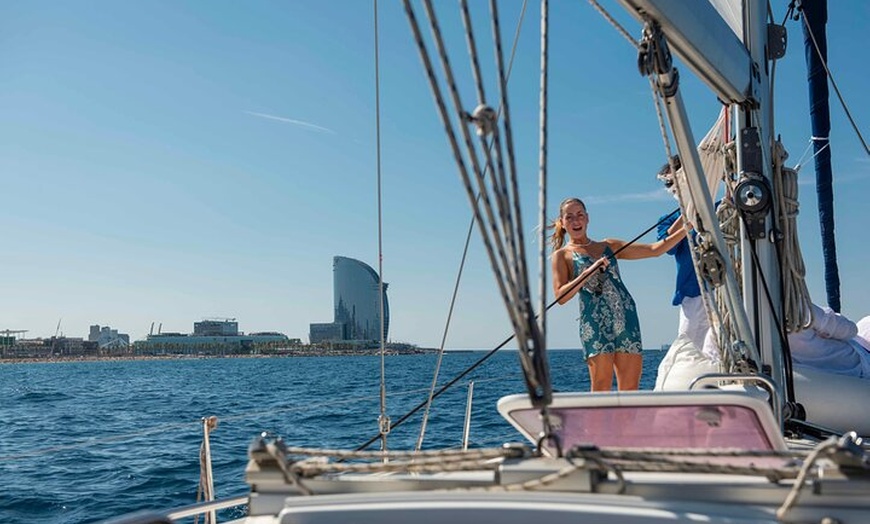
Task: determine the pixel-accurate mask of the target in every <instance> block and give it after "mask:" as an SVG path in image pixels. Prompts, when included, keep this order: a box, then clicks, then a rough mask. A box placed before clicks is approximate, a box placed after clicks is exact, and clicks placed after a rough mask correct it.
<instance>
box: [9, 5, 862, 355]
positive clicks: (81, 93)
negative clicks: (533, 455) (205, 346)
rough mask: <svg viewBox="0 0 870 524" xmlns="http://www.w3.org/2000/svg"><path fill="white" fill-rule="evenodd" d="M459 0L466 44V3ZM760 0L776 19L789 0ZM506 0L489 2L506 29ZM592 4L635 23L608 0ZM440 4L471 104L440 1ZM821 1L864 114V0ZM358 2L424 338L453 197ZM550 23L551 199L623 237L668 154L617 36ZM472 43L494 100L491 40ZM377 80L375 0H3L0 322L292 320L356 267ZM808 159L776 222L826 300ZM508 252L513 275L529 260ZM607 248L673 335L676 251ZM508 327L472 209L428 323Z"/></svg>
mask: <svg viewBox="0 0 870 524" xmlns="http://www.w3.org/2000/svg"><path fill="white" fill-rule="evenodd" d="M472 4H473V6H474V7H475V9H476V13H475V14H477V15H478V16H477V18H476V21H477V22H479V23H480V24H481V28H480V30H479V31H478V38H479V40H480V41H481V42H483V41H488V39H489V29H488V26H486V25H485V24H486V21H485V19H483V17H481V16H480V13H479V11H480V9H479V8H481V7H484V4H483V2H472ZM776 4H782V5H775V6H774V13H775V16H776V18H777V20H781V19H782V16H783V14H784V7H785V5H786V4H787V2H785V1H783V2H776ZM521 5H522V4H521V2H519V1H510V2H503V3H502V4H501V15H502V26H503V31H504V40H505V45H506V46H509V45H510V43H511V42H512V40H513V34H514V29H515V27H516V25H517V20H518V19H519V13H520V7H521ZM604 5H605V6H606V7H608V8H609V9H610V10H611V11H613V12H614V13H615V14H616V15H618V17H619V19H620V20H621V21H622V22H623V23H624V24H625V26H626V27H627V28H628V29H629V30H630V31H631V32H632V33H633V34H634V35H637V34H638V33H639V28H638V26H637V24H636V23H635V22H634V21H633V20H632V19H630V18H628V17H626V15H625V14H624V13H622V12H621V11H620V10H619V8H618V6H617V5H616V4H615V2H604ZM437 6H438V8H439V16H440V17H441V22H442V24H443V25H444V30H445V37H446V38H447V39H448V41H449V42H451V45H452V46H453V51H455V53H454V55H453V58H452V59H453V64H454V67H455V68H456V69H457V70H459V71H461V74H460V83H461V85H462V89H463V95H464V100H466V102H467V104H469V105H471V104H472V99H473V96H472V95H473V85H472V83H471V81H470V78H469V76H468V74H467V71H468V65H467V55H466V53H465V48H464V40H463V37H462V35H461V32H460V27H461V26H460V23H459V18H458V12H457V9H456V7H455V4H454V3H453V2H437ZM829 9H830V13H829V18H830V20H829V26H828V27H829V60H830V66H831V69H832V71H833V73H834V75H835V79H836V81H837V83H838V85H839V87H840V90H841V91H842V93H843V94H844V96H845V97H846V100H847V102H848V103H849V104H850V109H851V111H852V114H853V115H854V117H855V118H856V119H857V121H858V123H859V126H862V127H861V129H862V132H863V133H864V135H865V137H866V136H867V135H870V128H868V127H867V126H868V125H870V124H868V123H870V102H868V101H867V99H866V96H865V95H866V93H867V91H868V76H867V68H868V65H870V63H868V59H867V56H866V53H865V52H863V51H864V50H865V49H866V36H865V35H864V34H863V32H864V30H865V29H866V27H868V25H870V4H867V3H865V2H863V1H859V0H855V1H845V0H838V1H836V2H831V6H830V8H829ZM379 12H380V19H379V20H380V37H381V39H380V86H381V115H380V118H381V143H382V147H381V154H382V166H381V180H382V199H383V200H382V207H383V268H384V269H383V273H384V279H385V280H386V281H387V282H388V283H389V284H390V288H389V289H390V300H391V312H392V320H391V338H392V339H393V340H397V341H406V342H412V343H416V344H419V345H423V346H430V347H437V345H438V344H439V342H440V340H441V336H442V332H443V330H444V325H445V321H446V318H447V312H448V307H449V301H450V296H451V293H452V290H453V284H454V280H455V278H456V272H457V269H458V266H459V261H460V259H461V255H462V248H463V244H464V239H465V233H466V230H467V227H468V224H469V219H470V210H469V207H468V203H467V200H466V197H465V194H464V190H463V189H462V187H461V185H460V183H459V180H458V175H457V171H456V168H455V165H454V163H453V160H452V157H451V154H450V151H449V149H448V146H447V141H446V138H445V136H444V133H443V130H442V127H441V124H440V123H439V120H438V117H437V114H436V112H435V107H434V104H433V102H432V95H431V94H430V91H429V87H428V85H427V83H426V80H425V77H424V75H423V70H422V66H421V65H420V61H419V58H418V56H417V52H416V49H415V47H414V45H413V42H412V39H411V36H410V31H409V28H408V23H407V20H406V18H405V15H404V12H403V10H402V8H401V3H400V2H392V1H382V2H379ZM538 12H539V7H538V5H537V4H536V3H531V4H530V6H529V8H528V10H527V12H526V17H525V21H524V23H523V26H522V30H521V33H520V38H519V42H518V54H517V58H516V61H515V64H514V69H513V73H512V77H511V80H510V85H509V92H510V100H511V109H512V118H513V122H514V131H515V147H516V152H517V161H518V166H519V170H520V174H521V177H523V179H524V182H523V185H522V188H521V190H522V191H523V192H524V195H525V199H524V201H523V204H524V209H523V212H524V219H525V220H526V222H527V224H528V227H526V232H527V237H528V238H529V239H532V238H533V237H534V235H535V232H534V229H535V226H536V221H537V210H536V201H537V189H536V185H537V169H538V168H537V158H538V144H537V134H538V130H537V127H538V123H537V120H538V118H537V115H538V79H539V76H538V69H539V50H538V42H539V34H538V32H539V27H540V23H539V20H538V16H539V15H538ZM421 16H422V15H421ZM788 28H789V32H790V49H789V54H788V55H787V56H786V58H785V59H784V60H782V61H781V62H780V63H779V65H778V67H777V72H778V76H777V80H776V85H777V88H778V99H777V118H778V129H777V131H778V133H779V134H781V135H782V137H783V140H784V142H785V144H786V147H787V148H788V149H789V151H790V153H791V160H790V163H792V164H793V163H795V162H797V160H798V159H799V158H800V157H801V155H802V154H803V152H804V150H805V148H806V146H807V143H808V139H809V136H810V120H809V115H808V111H807V106H808V102H807V92H806V91H807V90H806V83H805V80H804V78H805V64H804V58H803V49H802V37H801V34H800V29H799V26H798V25H797V24H796V23H795V22H791V23H789V25H788ZM550 31H551V38H552V40H551V49H550V67H551V78H550V93H549V97H550V104H551V105H550V126H551V127H550V132H549V137H550V148H549V161H550V163H549V171H550V188H549V199H550V201H549V209H548V215H549V216H550V217H554V216H555V215H556V214H557V208H556V206H557V205H558V203H559V201H561V200H562V199H563V198H564V197H567V196H579V197H581V198H584V199H585V200H586V202H587V205H588V207H589V212H590V217H591V223H590V234H591V236H592V237H593V238H602V237H615V238H623V239H631V238H633V237H634V236H635V235H637V234H639V233H640V232H641V231H643V230H645V229H646V228H647V227H649V226H650V225H652V224H653V223H654V222H655V221H656V220H657V219H658V217H659V216H660V215H661V214H663V213H664V212H667V211H669V210H670V209H672V208H673V207H674V201H673V200H672V199H670V197H669V196H667V195H666V194H665V193H664V190H663V189H662V188H661V185H660V183H659V182H658V181H657V180H656V178H655V176H654V173H655V171H656V170H657V168H658V167H659V166H660V165H661V164H662V163H663V162H664V161H665V153H664V149H663V145H662V140H661V137H660V134H659V130H658V123H657V120H656V117H655V113H654V108H653V104H652V98H651V95H650V92H649V87H648V83H647V81H646V79H644V78H642V77H640V76H639V75H638V74H637V72H636V67H635V60H636V59H635V52H634V50H633V48H632V47H631V46H630V45H629V44H628V43H627V42H626V41H625V40H623V39H622V37H621V36H619V35H618V34H617V33H616V31H614V30H613V29H612V28H611V27H610V26H609V25H608V24H607V23H606V22H605V21H604V20H603V19H602V18H601V16H600V15H599V14H598V13H597V12H595V11H594V9H592V8H591V7H590V6H589V5H588V4H587V3H585V2H567V1H554V2H551V29H550ZM481 46H482V47H485V44H484V43H481ZM482 60H483V62H484V68H485V69H486V70H487V72H488V73H490V75H489V85H488V88H489V91H488V94H489V96H490V97H493V96H494V95H495V90H494V89H493V83H492V74H491V73H492V67H491V65H490V64H491V63H492V59H491V55H486V56H485V57H484V58H482ZM374 78H375V77H374V51H373V13H372V3H371V2H366V1H362V0H348V1H330V2H315V1H299V2H296V1H276V2H266V1H260V0H255V1H250V2H236V1H213V0H210V1H147V2H132V1H126V2H110V1H76V2H58V1H53V2H49V1H27V2H23V1H15V2H3V3H2V5H0V115H2V116H0V118H2V125H0V177H2V181H3V184H2V188H3V203H2V205H0V235H2V236H0V238H2V239H3V244H4V246H3V257H2V266H0V267H2V270H0V295H2V297H3V298H2V301H0V330H2V329H26V330H29V332H28V334H27V336H42V337H46V336H51V335H53V334H54V333H55V331H56V328H57V325H58V321H59V320H60V331H61V332H62V333H64V334H65V335H67V336H86V335H87V329H88V326H89V325H90V324H101V325H110V326H112V327H114V328H117V329H119V330H120V331H122V332H126V333H129V334H130V335H131V337H132V338H134V339H139V338H143V337H144V336H145V334H147V333H148V331H149V329H150V327H151V323H152V322H154V323H156V324H161V323H162V329H163V331H181V332H189V331H191V330H192V324H193V322H195V321H198V320H200V319H202V318H207V317H233V318H237V319H238V321H239V326H240V328H241V329H242V330H244V331H246V332H253V331H281V332H284V333H286V334H287V335H289V336H291V337H299V338H302V339H306V340H307V334H308V324H309V323H311V322H328V321H331V319H332V307H333V304H332V257H333V256H335V255H343V256H349V257H353V258H357V259H360V260H363V261H365V262H367V263H369V264H370V265H372V266H373V267H375V268H376V269H377V267H378V215H377V209H378V207H377V196H378V194H377V164H376V137H375V117H376V111H375V89H374V86H375V82H374ZM682 85H683V94H684V97H685V100H686V104H687V108H688V110H689V114H690V117H691V119H692V125H693V128H694V133H695V136H696V138H697V139H700V137H701V136H703V134H704V133H705V132H706V130H707V128H708V127H709V126H710V125H711V124H712V123H713V121H714V119H715V117H716V115H717V113H718V104H717V102H716V99H715V97H714V96H713V95H712V94H710V93H709V91H707V90H706V88H705V87H704V86H703V85H701V84H700V83H699V82H698V81H696V80H695V79H693V78H692V77H691V75H690V74H688V71H684V75H683V84H682ZM831 113H832V121H833V124H832V125H833V129H834V130H833V132H832V141H833V145H832V151H833V165H834V176H835V188H834V191H835V205H836V206H837V208H836V209H837V211H836V225H837V235H838V251H839V260H840V272H841V279H842V295H843V312H844V313H845V314H846V315H847V316H850V317H852V318H855V319H857V318H860V317H862V316H864V315H867V314H870V304H868V302H867V299H866V297H867V296H870V284H868V281H870V279H867V278H866V276H865V274H864V273H863V272H862V271H861V269H863V266H865V265H866V263H867V261H868V260H870V257H868V243H867V234H866V229H865V228H866V224H868V223H870V210H868V207H870V206H867V205H866V199H867V197H866V195H868V194H870V161H868V157H867V155H866V153H864V151H863V149H862V146H861V144H860V142H859V141H858V139H857V138H856V136H855V134H854V133H853V131H852V130H851V128H850V127H849V125H848V123H847V121H846V118H845V114H844V111H843V110H842V108H841V107H840V106H839V104H838V103H837V102H836V100H834V99H832V100H831ZM813 177H814V173H813V171H812V163H811V162H809V166H808V167H807V168H806V169H804V170H803V171H802V172H801V177H800V180H801V186H800V187H801V214H800V221H799V226H800V231H801V244H802V246H803V247H804V256H805V261H806V265H807V272H808V283H809V287H810V291H811V294H812V295H813V298H814V299H815V301H816V302H819V303H824V301H825V298H824V288H823V285H822V265H821V256H820V251H821V250H820V248H819V245H818V237H819V233H818V229H819V228H818V221H817V218H816V217H817V211H816V202H815V196H814V194H813V185H812V184H813ZM646 240H649V241H652V240H653V238H652V237H651V236H650V237H648V238H647V239H646ZM532 248H534V246H532ZM530 264H531V266H530V267H531V268H532V273H533V275H536V274H537V272H538V262H537V258H533V259H532V260H531V262H530ZM620 266H621V269H622V272H623V275H624V278H625V280H626V281H627V284H628V286H629V289H630V290H631V291H632V292H633V294H634V296H635V298H636V300H637V302H638V306H639V308H640V311H641V325H642V329H643V334H644V345H645V346H646V347H658V346H659V345H661V344H663V343H667V342H670V341H671V340H672V339H673V337H674V334H675V329H676V323H677V310H676V308H674V307H673V306H671V305H670V300H671V294H672V287H673V275H674V269H673V261H672V260H671V259H670V258H669V257H667V256H665V257H662V258H660V259H653V260H644V261H627V262H623V263H621V264H620ZM548 278H549V276H548ZM548 289H550V286H548ZM533 290H534V291H535V292H536V290H537V284H533ZM550 293H551V292H550ZM550 298H552V297H550ZM576 317H577V306H576V304H575V303H573V302H572V303H571V304H570V305H566V306H560V307H556V308H554V309H553V310H551V314H550V315H549V346H550V347H552V348H571V347H576V346H577V344H578V342H577V333H576V321H575V319H576ZM155 329H156V328H155ZM509 333H510V328H509V323H508V321H507V315H506V313H505V310H504V306H503V305H502V303H501V300H500V298H499V296H498V293H497V291H496V287H495V282H494V279H493V277H492V274H491V270H490V265H489V261H488V259H487V258H486V254H485V252H484V251H483V250H482V249H481V243H480V240H479V235H478V234H477V232H475V234H474V236H473V240H472V247H471V250H470V254H469V260H468V267H467V268H466V270H465V274H464V277H463V281H462V283H461V285H460V292H459V298H458V301H457V306H456V309H455V312H454V318H453V320H452V322H451V330H450V333H449V335H448V338H447V346H448V347H450V348H482V349H489V348H491V347H493V346H495V345H496V344H498V343H499V342H501V340H503V339H504V337H505V336H506V335H507V334H509Z"/></svg>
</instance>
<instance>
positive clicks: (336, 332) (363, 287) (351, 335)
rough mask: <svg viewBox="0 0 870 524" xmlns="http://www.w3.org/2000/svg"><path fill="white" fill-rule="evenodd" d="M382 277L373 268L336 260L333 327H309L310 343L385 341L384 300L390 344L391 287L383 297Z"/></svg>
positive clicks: (327, 324) (384, 288) (364, 264)
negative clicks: (382, 317)
mask: <svg viewBox="0 0 870 524" xmlns="http://www.w3.org/2000/svg"><path fill="white" fill-rule="evenodd" d="M379 282H380V279H379V277H378V273H377V272H376V271H375V270H374V269H372V267H371V266H369V265H368V264H366V263H365V262H362V261H360V260H356V259H353V258H348V257H343V256H336V257H334V258H333V259H332V292H333V308H334V317H333V321H332V322H331V323H317V324H311V325H310V326H309V337H308V338H309V341H310V342H311V343H312V344H318V343H322V342H327V341H361V342H369V341H379V340H380V339H381V334H380V329H381V314H380V311H381V297H383V305H384V322H383V326H384V331H383V338H384V339H385V340H386V339H387V338H388V335H389V332H390V307H389V301H388V300H387V284H386V283H384V285H383V296H382V295H381V293H380V283H379Z"/></svg>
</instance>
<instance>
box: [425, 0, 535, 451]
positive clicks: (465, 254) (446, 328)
mask: <svg viewBox="0 0 870 524" xmlns="http://www.w3.org/2000/svg"><path fill="white" fill-rule="evenodd" d="M527 5H528V0H523V5H522V8H521V10H520V16H519V19H518V20H517V27H516V29H515V31H514V41H513V45H512V46H511V54H510V59H509V60H508V66H507V74H506V77H507V79H508V80H509V79H510V76H511V71H512V70H513V64H514V58H516V52H517V43H518V42H519V39H520V29H521V28H522V26H523V20H524V19H525V14H526V7H527ZM502 109H503V108H502V107H501V106H499V108H498V110H497V111H496V118H498V116H499V115H501V113H502ZM492 146H493V142H492V141H490V143H489V144H487V145H486V147H487V148H488V149H490V148H492ZM487 173H489V169H488V168H487V170H486V171H485V172H484V176H486V174H487ZM477 198H478V199H479V198H480V194H479V193H478V195H477ZM475 222H476V220H475V217H474V214H473V213H472V216H471V221H470V222H469V224H468V232H467V233H466V234H465V246H464V248H463V250H462V257H461V260H460V262H459V269H458V270H457V273H456V280H455V282H454V284H453V293H452V295H451V297H450V306H449V308H448V311H447V320H446V321H445V324H444V331H443V332H442V334H441V344H440V346H439V348H438V358H437V360H436V362H435V372H434V373H433V376H432V385H431V387H430V389H429V398H428V400H427V402H426V409H425V411H424V412H423V419H422V421H421V423H420V434H419V436H418V437H417V444H416V447H415V449H417V450H419V449H421V448H422V446H423V439H424V438H425V434H426V426H427V424H428V421H429V411H430V409H431V407H432V400H433V396H432V395H433V394H434V392H435V388H436V386H437V385H438V376H439V374H440V372H441V362H442V361H443V359H444V346H445V345H446V344H447V334H448V333H449V331H450V322H451V320H452V318H453V309H454V307H455V305H456V297H457V296H459V283H460V282H461V281H462V274H463V270H464V268H465V260H466V258H467V257H468V248H469V246H470V244H471V234H472V232H473V231H474V224H475Z"/></svg>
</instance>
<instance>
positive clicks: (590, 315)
mask: <svg viewBox="0 0 870 524" xmlns="http://www.w3.org/2000/svg"><path fill="white" fill-rule="evenodd" d="M588 225H589V215H588V214H587V213H586V205H585V204H583V201H581V200H580V199H579V198H568V199H566V200H565V201H563V202H562V204H561V205H560V206H559V218H557V219H556V220H555V221H554V222H553V224H552V225H551V227H552V228H553V235H552V236H551V237H550V242H551V244H552V246H553V261H552V264H553V291H554V293H555V295H556V298H557V300H558V301H559V303H560V304H565V303H566V302H568V301H569V300H571V299H572V298H573V297H574V295H577V294H578V293H579V297H580V299H579V302H580V340H581V342H582V343H583V356H584V359H585V360H586V364H587V365H588V366H589V377H590V380H591V382H592V391H610V389H611V387H612V385H613V374H614V371H615V372H616V385H617V388H618V389H619V390H620V391H627V390H636V389H638V384H639V382H640V374H641V371H642V369H643V359H642V357H641V353H640V352H641V349H642V345H641V340H640V322H639V321H638V318H637V307H636V306H635V304H634V299H633V298H632V297H631V294H630V293H629V292H628V289H626V287H625V284H623V282H622V279H621V278H620V276H619V267H618V265H617V263H616V259H617V258H624V259H640V258H649V257H657V256H659V255H661V254H663V253H665V252H667V251H668V250H669V249H671V248H672V247H674V245H676V244H677V243H678V242H679V241H680V240H682V239H683V238H684V237H685V234H686V233H685V230H684V228H683V227H682V221H681V220H680V221H677V222H675V223H674V224H673V225H672V226H671V230H670V234H669V235H668V237H667V238H665V239H662V240H660V241H658V242H655V243H653V244H636V243H635V244H629V243H627V242H625V241H623V240H618V239H613V238H605V239H604V240H600V241H596V240H591V239H590V238H589V235H588V231H587V226H588ZM566 232H567V235H568V243H567V244H565V234H566ZM563 244H565V245H564V246H563ZM617 252H618V253H619V254H618V255H614V254H615V253H617ZM611 259H613V261H612V262H611ZM581 282H582V284H581Z"/></svg>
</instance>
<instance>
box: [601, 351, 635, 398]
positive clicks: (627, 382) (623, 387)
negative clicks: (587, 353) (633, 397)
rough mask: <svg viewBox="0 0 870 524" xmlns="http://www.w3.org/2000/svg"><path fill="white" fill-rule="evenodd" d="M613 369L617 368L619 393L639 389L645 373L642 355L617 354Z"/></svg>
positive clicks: (614, 358) (614, 356)
mask: <svg viewBox="0 0 870 524" xmlns="http://www.w3.org/2000/svg"><path fill="white" fill-rule="evenodd" d="M590 360H591V359H590ZM613 367H615V368H616V387H617V388H618V389H619V391H634V390H636V389H638V387H639V386H640V375H641V372H643V357H642V356H641V355H640V353H615V354H614V355H613Z"/></svg>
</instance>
